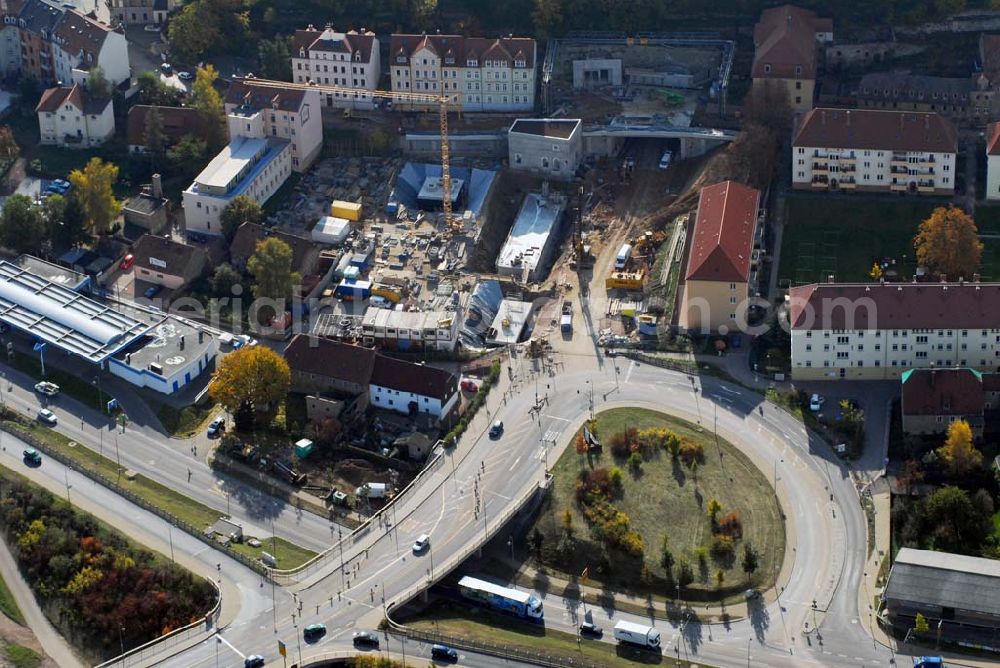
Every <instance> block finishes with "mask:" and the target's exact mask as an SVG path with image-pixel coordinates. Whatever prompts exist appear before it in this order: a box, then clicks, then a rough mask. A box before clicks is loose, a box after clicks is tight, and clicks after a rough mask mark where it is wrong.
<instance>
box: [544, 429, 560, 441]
mask: <svg viewBox="0 0 1000 668" xmlns="http://www.w3.org/2000/svg"><path fill="white" fill-rule="evenodd" d="M561 433H562V429H549V430H548V431H547V432H545V436H543V437H542V440H543V441H551V442H555V441H556V440H558V439H559V434H561Z"/></svg>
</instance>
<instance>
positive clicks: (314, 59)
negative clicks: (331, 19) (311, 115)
mask: <svg viewBox="0 0 1000 668" xmlns="http://www.w3.org/2000/svg"><path fill="white" fill-rule="evenodd" d="M381 63H382V61H381V59H380V56H379V42H378V38H377V37H375V33H373V32H370V31H368V30H365V29H363V28H362V29H361V30H360V31H358V30H349V31H348V32H337V31H336V30H334V29H333V27H331V26H330V25H329V24H328V25H327V26H326V27H325V28H324V29H323V30H317V29H316V27H315V26H312V25H310V26H309V27H307V28H306V29H305V30H296V31H295V36H294V37H293V38H292V77H293V80H294V81H295V82H296V83H307V82H310V81H311V82H313V83H316V84H322V85H324V86H340V87H341V88H349V89H351V90H350V91H345V92H336V93H335V92H327V91H324V92H323V94H322V95H323V102H324V103H325V104H326V106H328V107H358V108H362V109H370V108H371V107H372V106H373V105H374V98H373V97H372V96H371V94H370V91H373V90H375V89H376V88H378V80H379V77H381V76H382V64H381ZM317 111H318V110H317Z"/></svg>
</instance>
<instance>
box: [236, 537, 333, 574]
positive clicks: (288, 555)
mask: <svg viewBox="0 0 1000 668" xmlns="http://www.w3.org/2000/svg"><path fill="white" fill-rule="evenodd" d="M246 538H250V536H247V537H246ZM256 538H257V540H259V541H260V543H261V545H260V547H250V546H249V545H247V544H246V540H244V541H243V542H242V543H230V544H229V547H231V548H233V551H235V552H239V553H240V554H245V555H246V556H248V557H251V558H253V559H257V558H259V557H260V553H261V552H262V551H263V552H267V553H268V554H270V555H271V556H272V557H274V558H275V560H276V561H277V562H278V568H281V569H288V568H295V567H296V566H299V565H301V564H304V563H306V562H307V561H309V560H310V559H312V558H313V557H315V556H316V553H315V552H313V551H311V550H307V549H305V548H304V547H299V546H298V545H296V544H295V543H289V542H288V541H287V540H285V539H284V538H277V539H275V541H274V543H273V544H272V543H271V537H270V536H266V537H265V536H256Z"/></svg>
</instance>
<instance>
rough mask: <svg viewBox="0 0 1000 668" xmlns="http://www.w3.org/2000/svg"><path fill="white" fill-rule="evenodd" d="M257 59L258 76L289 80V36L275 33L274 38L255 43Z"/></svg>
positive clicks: (290, 41) (290, 67) (290, 66)
mask: <svg viewBox="0 0 1000 668" xmlns="http://www.w3.org/2000/svg"><path fill="white" fill-rule="evenodd" d="M257 59H258V60H259V61H260V76H262V77H265V78H267V79H277V80H279V81H291V80H292V38H291V36H285V35H277V36H276V37H275V38H274V39H264V40H261V41H260V42H259V43H258V44H257Z"/></svg>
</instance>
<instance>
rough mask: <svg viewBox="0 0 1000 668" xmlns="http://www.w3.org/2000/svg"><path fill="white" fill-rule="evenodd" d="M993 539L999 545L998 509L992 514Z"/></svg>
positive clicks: (999, 522)
mask: <svg viewBox="0 0 1000 668" xmlns="http://www.w3.org/2000/svg"><path fill="white" fill-rule="evenodd" d="M993 540H995V541H996V542H997V544H998V545H1000V511H997V512H996V514H994V515H993Z"/></svg>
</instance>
